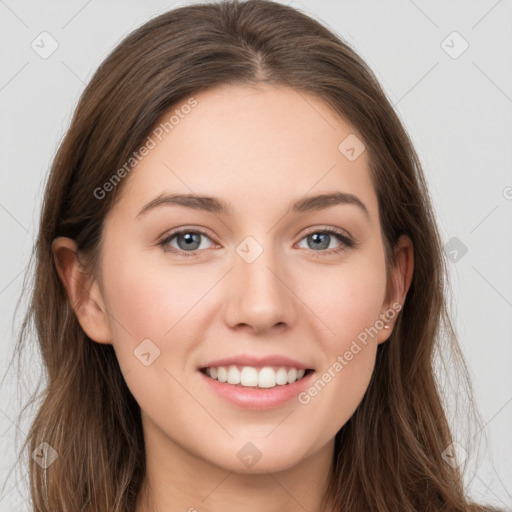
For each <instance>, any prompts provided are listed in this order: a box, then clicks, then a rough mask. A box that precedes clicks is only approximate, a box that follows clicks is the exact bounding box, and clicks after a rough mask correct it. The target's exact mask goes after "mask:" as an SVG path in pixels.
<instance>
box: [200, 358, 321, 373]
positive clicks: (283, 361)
mask: <svg viewBox="0 0 512 512" xmlns="http://www.w3.org/2000/svg"><path fill="white" fill-rule="evenodd" d="M229 365H240V366H289V367H291V368H297V370H300V369H304V370H308V369H312V368H311V366H308V365H305V364H302V363H301V362H299V361H296V360H295V359H291V358H289V357H286V356H280V355H268V356H264V357H257V356H249V355H238V356H230V357H225V358H223V359H216V360H215V361H211V362H209V363H207V364H205V365H202V366H200V368H201V369H202V368H213V367H219V366H229Z"/></svg>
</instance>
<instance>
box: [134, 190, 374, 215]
mask: <svg viewBox="0 0 512 512" xmlns="http://www.w3.org/2000/svg"><path fill="white" fill-rule="evenodd" d="M343 204H350V205H355V206H357V207H358V208H359V209H360V210H362V211H363V212H364V214H365V215H366V217H367V218H368V219H369V218H370V214H369V212H368V209H367V208H366V206H365V205H364V203H363V202H362V201H361V200H360V199H359V198H358V197H357V196H355V195H353V194H348V193H346V192H333V193H330V194H320V195H316V196H308V197H304V198H301V199H299V200H298V201H296V202H295V203H294V204H292V205H291V208H290V210H291V212H292V213H303V212H310V211H316V210H323V209H325V208H330V207H331V206H337V205H343ZM159 206H182V207H185V208H191V209H194V210H203V211H206V212H211V213H218V214H226V215H233V207H232V206H231V205H230V204H229V203H226V202H225V201H223V200H222V199H219V198H215V197H209V196H198V195H195V194H160V195H159V196H158V197H155V199H153V200H152V201H150V202H149V203H147V204H146V205H145V206H144V207H143V208H142V209H141V210H140V212H139V213H138V214H137V217H140V216H142V215H144V214H145V213H147V212H149V211H151V210H154V209H155V208H157V207H159ZM290 210H289V211H290Z"/></svg>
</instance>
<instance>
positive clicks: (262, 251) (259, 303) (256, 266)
mask: <svg viewBox="0 0 512 512" xmlns="http://www.w3.org/2000/svg"><path fill="white" fill-rule="evenodd" d="M263 238H264V239H263ZM259 240H260V241H259ZM259 240H257V239H256V238H254V237H252V236H248V237H246V238H245V239H244V240H243V241H242V242H241V243H240V244H239V245H238V246H237V247H236V255H235V258H234V267H235V268H234V272H233V273H232V276H231V279H232V281H231V282H230V287H229V288H230V290H229V299H228V300H229V307H228V319H227V320H228V323H229V324H230V325H232V326H234V325H236V324H247V325H250V326H252V327H253V328H254V329H255V330H258V331H261V330H265V329H267V328H271V327H272V326H274V325H276V324H280V323H287V324H289V323H290V322H292V301H291V297H290V296H291V292H290V290H289V289H288V287H287V286H286V284H285V283H286V276H285V275H281V274H283V273H284V272H285V271H284V270H283V265H281V262H282V259H281V257H280V256H279V253H278V251H276V250H274V247H273V246H271V245H270V244H271V240H272V236H266V237H263V236H260V237H259ZM288 286H290V285H288Z"/></svg>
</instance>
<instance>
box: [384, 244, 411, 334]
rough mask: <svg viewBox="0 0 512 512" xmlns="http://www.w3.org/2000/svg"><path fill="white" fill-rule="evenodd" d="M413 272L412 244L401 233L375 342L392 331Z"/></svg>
mask: <svg viewBox="0 0 512 512" xmlns="http://www.w3.org/2000/svg"><path fill="white" fill-rule="evenodd" d="M413 274H414V246H413V243H412V240H411V239H410V238H409V237H408V236H407V235H402V236H401V237H400V238H399V240H398V242H397V244H396V246H395V265H394V267H393V269H392V270H391V276H390V282H389V283H388V290H387V294H386V296H387V298H388V299H387V300H386V302H385V303H384V304H383V311H382V312H381V314H382V318H383V322H384V325H385V327H384V328H383V329H381V330H380V332H379V334H378V336H377V342H378V343H383V342H384V341H386V340H387V339H388V338H389V336H390V335H391V333H392V331H393V327H394V324H395V322H396V320H397V318H398V315H399V314H400V310H401V309H402V307H403V305H404V303H405V298H406V296H407V292H408V291H409V287H410V286H411V282H412V276H413Z"/></svg>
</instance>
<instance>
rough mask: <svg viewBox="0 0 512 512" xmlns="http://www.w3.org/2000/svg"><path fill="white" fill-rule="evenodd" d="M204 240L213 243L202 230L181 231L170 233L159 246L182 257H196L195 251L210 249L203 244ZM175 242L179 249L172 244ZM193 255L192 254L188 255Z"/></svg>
mask: <svg viewBox="0 0 512 512" xmlns="http://www.w3.org/2000/svg"><path fill="white" fill-rule="evenodd" d="M202 238H203V239H204V238H206V239H208V240H210V241H211V238H210V237H209V236H208V234H207V233H205V232H204V231H201V230H193V229H180V230H177V231H173V232H172V233H169V234H168V235H167V236H166V237H165V238H164V239H163V240H161V241H160V242H159V243H158V245H160V246H161V247H162V248H163V249H164V251H167V252H173V253H177V254H179V255H181V256H195V254H194V251H198V250H200V249H208V247H207V245H208V244H206V247H205V244H204V243H202V242H203V240H202ZM174 239H176V240H175V242H176V244H177V247H176V246H175V245H173V244H172V242H173V241H174ZM187 253H191V254H187Z"/></svg>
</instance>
